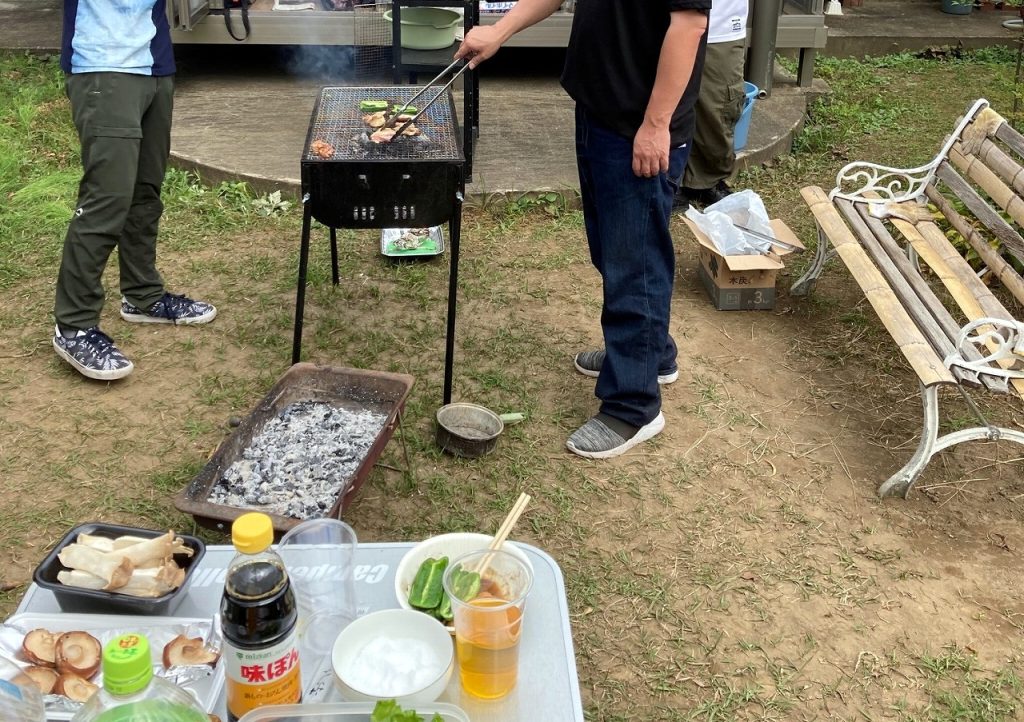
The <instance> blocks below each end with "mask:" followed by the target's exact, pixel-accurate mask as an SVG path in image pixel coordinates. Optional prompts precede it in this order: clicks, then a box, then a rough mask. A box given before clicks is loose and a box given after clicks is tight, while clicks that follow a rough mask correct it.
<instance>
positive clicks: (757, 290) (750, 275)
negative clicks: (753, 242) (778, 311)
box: [683, 216, 804, 311]
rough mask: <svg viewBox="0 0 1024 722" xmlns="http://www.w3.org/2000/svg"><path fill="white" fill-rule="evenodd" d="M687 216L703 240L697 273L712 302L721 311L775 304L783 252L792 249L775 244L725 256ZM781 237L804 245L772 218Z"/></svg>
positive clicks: (746, 309)
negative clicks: (751, 252) (746, 253)
mask: <svg viewBox="0 0 1024 722" xmlns="http://www.w3.org/2000/svg"><path fill="white" fill-rule="evenodd" d="M683 220H684V221H685V222H686V225H687V226H688V227H689V228H690V230H691V231H692V232H693V235H694V236H695V237H696V238H697V243H699V244H700V249H699V250H700V265H699V266H698V267H697V275H699V276H700V280H701V282H702V283H703V284H704V290H706V291H707V292H708V297H709V298H710V299H711V302H712V304H714V306H715V308H717V309H718V310H719V311H753V310H768V309H772V308H775V277H776V275H777V274H778V272H779V269H780V268H785V267H786V264H784V263H783V262H782V258H783V256H786V255H788V254H790V253H792V251H789V250H786V249H783V248H780V247H778V246H775V247H773V250H772V251H770V252H769V253H766V254H764V255H750V256H723V255H722V254H721V253H719V251H718V249H717V248H715V244H714V243H712V242H711V239H710V238H708V237H707V236H706V235H705V234H704V233H703V231H701V230H700V229H699V228H697V226H696V225H694V223H693V222H692V221H691V220H690V219H689V218H686V217H685V216H684V217H683ZM769 223H770V224H771V227H772V230H773V231H775V237H776V238H778V239H779V240H780V241H784V242H785V243H789V244H791V245H794V246H797V247H798V248H803V247H804V246H803V244H802V243H800V240H799V239H798V238H797V237H796V236H795V235H793V231H791V230H789V227H788V226H787V225H786V224H785V223H783V222H782V221H781V220H779V219H777V218H776V219H773V220H771V221H769Z"/></svg>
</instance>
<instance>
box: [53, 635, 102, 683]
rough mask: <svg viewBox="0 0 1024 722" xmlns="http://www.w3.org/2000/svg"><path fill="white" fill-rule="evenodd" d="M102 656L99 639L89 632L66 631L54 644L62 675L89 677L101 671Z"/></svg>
mask: <svg viewBox="0 0 1024 722" xmlns="http://www.w3.org/2000/svg"><path fill="white" fill-rule="evenodd" d="M102 656H103V648H102V647H101V646H100V642H99V640H98V639H96V637H94V636H92V635H91V634H89V633H88V632H65V633H64V634H62V635H60V636H59V637H57V643H56V644H55V645H54V661H55V664H56V667H57V671H58V672H60V673H61V674H62V675H64V674H75V675H78V676H79V677H83V678H85V679H88V678H89V677H92V676H93V675H94V674H96V672H97V671H99V668H100V660H101V658H102Z"/></svg>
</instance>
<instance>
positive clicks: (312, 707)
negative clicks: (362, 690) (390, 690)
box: [239, 702, 470, 722]
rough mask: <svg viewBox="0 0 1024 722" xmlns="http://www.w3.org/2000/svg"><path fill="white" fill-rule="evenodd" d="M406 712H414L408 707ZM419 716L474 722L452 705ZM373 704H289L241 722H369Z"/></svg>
mask: <svg viewBox="0 0 1024 722" xmlns="http://www.w3.org/2000/svg"><path fill="white" fill-rule="evenodd" d="M406 709H411V708H410V707H406ZM415 709H416V714H418V715H419V716H420V717H422V718H423V719H424V721H425V722H430V718H431V717H433V716H434V714H435V713H437V714H439V715H441V719H443V720H444V722H470V719H469V717H468V716H467V715H466V713H465V712H463V711H462V710H461V709H459V708H458V707H456V706H455V705H451V704H443V703H441V702H432V703H430V704H418V705H416V707H415ZM372 711H373V703H372V702H342V703H339V704H301V705H300V704H286V705H275V706H272V707H262V708H260V709H255V710H253V711H252V712H250V713H249V714H247V715H245V716H244V717H242V719H241V720H239V722H297V721H299V720H301V721H302V722H310V721H315V722H369V719H370V713H371V712H372Z"/></svg>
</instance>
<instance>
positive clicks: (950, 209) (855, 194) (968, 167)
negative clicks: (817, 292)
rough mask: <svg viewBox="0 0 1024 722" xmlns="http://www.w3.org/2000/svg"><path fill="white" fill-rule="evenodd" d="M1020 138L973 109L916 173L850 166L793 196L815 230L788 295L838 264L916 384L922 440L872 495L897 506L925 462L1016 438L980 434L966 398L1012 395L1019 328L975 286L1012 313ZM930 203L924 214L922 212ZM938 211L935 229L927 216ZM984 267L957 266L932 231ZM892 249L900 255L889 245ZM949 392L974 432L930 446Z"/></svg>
mask: <svg viewBox="0 0 1024 722" xmlns="http://www.w3.org/2000/svg"><path fill="white" fill-rule="evenodd" d="M1022 159H1024V136H1022V135H1021V134H1020V133H1018V132H1017V131H1016V130H1014V129H1013V128H1011V127H1010V125H1009V124H1008V123H1007V122H1006V121H1005V119H1004V118H1002V117H1001V116H1000V115H999V114H998V113H996V112H995V111H994V110H992V108H990V107H989V103H988V101H986V100H978V101H977V102H975V103H974V105H973V106H972V107H971V108H970V110H969V111H968V112H967V114H966V115H965V116H964V118H963V119H962V120H961V121H960V123H959V124H958V125H957V127H956V129H955V130H954V131H953V133H952V135H951V136H949V138H947V140H946V142H945V144H944V145H943V146H942V150H941V151H940V152H939V154H938V155H937V156H935V158H934V159H933V160H932V161H931V162H930V163H928V164H927V165H923V166H919V167H917V168H904V169H901V168H889V167H885V166H881V165H876V164H874V163H864V162H856V163H850V164H849V165H847V166H845V167H844V168H843V169H842V170H840V171H839V173H838V175H837V176H836V187H835V188H834V189H833V190H832V191H831V192H829V193H826V192H825V191H824V190H823V189H821V188H819V187H816V186H809V187H807V188H804V189H803V190H802V191H801V194H802V195H803V198H804V200H805V202H806V203H807V205H808V206H809V207H810V210H811V213H812V214H813V215H814V219H815V221H816V223H817V225H818V248H817V253H816V254H815V258H814V260H813V261H812V263H811V266H810V268H809V269H808V270H807V272H806V273H805V274H804V276H803V277H802V278H801V279H800V280H799V281H797V282H796V284H794V286H793V289H792V291H791V292H792V293H793V294H794V295H802V294H805V293H807V292H808V291H810V290H811V289H812V288H813V286H814V283H815V281H816V279H817V278H818V276H819V275H820V274H821V272H822V270H823V268H824V266H825V264H826V263H827V262H828V260H829V259H831V258H832V257H833V256H834V255H836V254H838V255H839V257H840V258H842V260H843V262H844V263H845V264H846V266H847V268H848V269H849V270H850V273H851V274H852V276H853V278H854V279H855V280H856V281H857V283H858V284H859V285H860V287H861V288H862V289H863V291H864V294H865V296H866V297H867V299H868V300H869V301H870V302H871V305H872V307H874V309H875V312H876V313H877V314H878V317H879V318H880V319H881V321H882V323H883V324H884V325H885V328H886V329H887V330H888V331H889V334H890V335H891V336H892V338H893V340H894V341H895V342H896V344H897V345H898V346H899V348H900V351H902V353H903V355H904V356H905V357H906V359H907V361H908V362H909V363H910V366H911V368H913V370H914V372H915V373H916V374H917V377H918V379H919V381H920V385H921V396H922V399H923V403H924V429H923V431H922V434H921V440H920V443H919V444H918V447H917V451H916V452H915V453H914V455H913V457H911V459H910V461H908V462H907V463H906V465H905V466H904V467H903V468H902V469H900V470H899V471H898V472H896V473H895V474H893V475H892V476H891V477H890V478H889V479H888V480H887V481H885V482H884V483H883V484H882V485H881V486H880V487H879V489H878V493H879V495H880V496H890V495H896V494H899V495H902V496H904V497H905V496H906V495H907V494H908V493H909V491H910V489H911V487H912V486H913V485H914V482H915V481H916V480H917V478H918V476H919V475H920V474H921V472H922V471H923V470H924V468H925V467H926V466H927V464H928V462H929V461H930V460H931V458H932V457H933V456H934V455H935V454H937V453H938V452H940V451H942V450H943V449H947V448H949V447H951V446H954V445H955V444H960V443H963V442H965V441H972V440H977V439H988V440H996V439H1007V440H1010V441H1015V442H1017V443H1019V444H1024V432H1021V431H1018V430H1016V429H1009V428H1004V427H999V426H995V425H993V424H990V423H989V422H988V421H987V420H986V419H985V418H984V416H983V415H982V414H981V412H980V410H979V409H978V407H977V405H976V404H975V403H974V401H973V400H972V399H971V397H970V395H969V394H968V393H967V391H966V388H968V387H970V388H985V389H987V390H989V391H994V392H997V393H1008V394H1014V395H1016V396H1018V397H1021V396H1024V324H1022V323H1021V322H1020V321H1018V320H1017V319H1016V318H1015V317H1014V315H1013V314H1012V313H1011V312H1010V311H1008V310H1007V308H1006V307H1005V306H1004V305H1003V303H1001V302H1000V301H999V299H998V298H997V297H996V296H995V294H993V293H992V291H991V290H990V289H989V287H988V286H987V285H986V284H985V282H984V280H983V279H984V276H985V275H986V274H989V275H991V277H992V279H993V280H995V281H998V283H999V284H1001V285H1002V287H1003V288H1004V289H1005V290H1006V291H1007V292H1008V293H1009V294H1010V295H1011V296H1012V297H1013V299H1015V301H1016V303H1017V304H1024V279H1022V278H1021V276H1020V274H1019V273H1018V272H1017V271H1016V270H1015V269H1014V267H1013V265H1012V264H1011V263H1009V262H1007V260H1006V259H1005V258H1004V257H1003V256H1002V252H1003V251H1005V252H1008V253H1009V254H1010V255H1012V256H1013V257H1014V258H1015V259H1017V260H1018V261H1021V262H1024V238H1022V237H1021V234H1020V228H1021V227H1024V168H1022V166H1021V160H1022ZM929 204H931V208H929ZM932 209H938V212H939V214H940V215H941V218H937V217H936V216H935V215H934V214H933V210H932ZM942 226H948V228H950V229H953V230H955V231H956V232H957V233H959V234H960V236H962V237H963V238H964V239H965V240H966V241H967V243H969V244H970V246H971V247H972V248H973V249H974V250H975V252H976V253H977V254H978V256H979V258H981V260H982V261H983V262H984V264H985V266H986V267H985V268H984V269H983V270H982V272H981V273H979V272H976V271H975V270H974V269H973V268H972V267H971V265H970V264H969V263H968V262H967V261H966V260H964V258H963V256H961V254H960V252H959V251H957V249H956V248H955V247H954V246H953V245H952V243H951V242H950V241H949V239H948V238H947V236H946V234H945V231H944V228H943V227H942ZM901 244H902V245H901ZM921 263H924V264H926V265H927V266H928V267H929V268H930V269H931V271H932V273H933V274H934V276H935V277H936V278H938V279H939V280H940V281H941V282H942V284H943V285H944V286H945V290H946V292H947V294H948V299H949V301H948V302H947V303H943V302H942V301H940V299H939V296H937V295H936V293H935V291H934V290H933V289H932V288H931V286H929V285H928V283H927V282H926V280H925V278H924V277H923V276H922V274H921ZM947 384H948V385H954V386H955V387H956V388H957V390H958V391H960V393H961V394H962V395H963V396H964V398H965V399H966V400H967V402H968V404H969V406H970V408H971V409H972V410H973V411H974V413H975V415H976V416H977V417H978V419H979V421H980V424H981V425H980V426H977V427H973V428H967V429H959V430H957V431H953V432H951V433H947V434H944V435H942V436H939V419H940V416H939V395H938V390H939V387H941V386H943V385H947Z"/></svg>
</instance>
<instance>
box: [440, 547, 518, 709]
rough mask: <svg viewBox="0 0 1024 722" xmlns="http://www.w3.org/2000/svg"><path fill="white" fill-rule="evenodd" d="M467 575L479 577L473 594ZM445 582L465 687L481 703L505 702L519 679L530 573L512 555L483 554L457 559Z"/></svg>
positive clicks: (460, 673) (489, 552) (456, 649)
mask: <svg viewBox="0 0 1024 722" xmlns="http://www.w3.org/2000/svg"><path fill="white" fill-rule="evenodd" d="M482 564H486V567H481V565H482ZM466 573H476V574H479V575H480V587H479V592H478V593H476V594H475V595H472V596H470V594H469V593H467V584H466V582H465V574H466ZM442 583H443V585H444V590H445V592H447V593H448V596H449V597H451V600H452V613H453V615H454V617H455V620H454V624H455V651H456V654H457V656H458V663H459V678H460V679H461V681H462V688H463V689H464V690H465V691H466V692H468V693H469V694H471V695H474V696H476V697H481V698H483V699H497V698H499V697H504V696H505V695H506V694H508V693H509V692H510V691H512V688H513V687H515V685H516V679H517V677H518V675H519V638H520V636H521V634H522V629H523V612H524V609H525V606H526V597H527V595H528V594H529V593H530V587H532V586H533V572H532V570H531V569H530V568H529V567H528V566H527V565H526V564H524V563H523V561H522V560H521V559H519V558H518V557H516V556H513V555H512V554H509V553H508V552H503V551H488V550H480V551H474V552H470V553H468V554H464V555H463V556H460V557H458V558H457V559H455V560H453V561H452V563H451V564H449V565H448V568H447V569H446V570H445V573H444V579H443V580H442ZM472 586H473V585H469V588H470V589H471V588H472ZM463 597H468V598H463Z"/></svg>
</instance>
